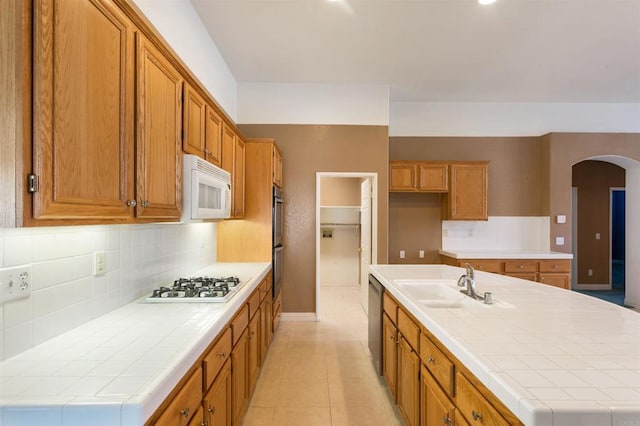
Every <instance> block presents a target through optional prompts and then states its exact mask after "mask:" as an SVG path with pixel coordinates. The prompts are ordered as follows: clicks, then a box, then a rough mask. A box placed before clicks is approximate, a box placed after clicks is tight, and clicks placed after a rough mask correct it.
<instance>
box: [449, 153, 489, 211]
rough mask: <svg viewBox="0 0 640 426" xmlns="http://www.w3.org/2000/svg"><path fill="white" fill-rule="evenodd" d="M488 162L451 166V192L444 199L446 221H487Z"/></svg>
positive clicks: (454, 164) (453, 164) (452, 164)
mask: <svg viewBox="0 0 640 426" xmlns="http://www.w3.org/2000/svg"><path fill="white" fill-rule="evenodd" d="M488 171H489V164H488V162H473V163H451V164H449V192H448V193H447V194H446V195H445V196H443V197H442V200H443V212H444V219H445V220H487V219H488V218H489V213H488V201H487V200H488V190H489V176H488Z"/></svg>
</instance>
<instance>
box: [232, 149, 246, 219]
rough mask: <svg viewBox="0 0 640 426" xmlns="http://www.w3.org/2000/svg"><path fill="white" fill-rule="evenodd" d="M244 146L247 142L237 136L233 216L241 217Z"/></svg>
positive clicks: (242, 209) (242, 208)
mask: <svg viewBox="0 0 640 426" xmlns="http://www.w3.org/2000/svg"><path fill="white" fill-rule="evenodd" d="M244 148H245V143H244V141H243V140H242V139H240V138H239V137H236V144H235V148H234V152H233V162H234V166H233V203H232V205H233V217H234V218H236V219H241V218H243V217H244Z"/></svg>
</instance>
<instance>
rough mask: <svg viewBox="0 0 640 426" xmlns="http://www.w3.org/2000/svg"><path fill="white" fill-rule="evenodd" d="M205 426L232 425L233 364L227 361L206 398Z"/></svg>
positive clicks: (204, 401) (204, 402) (204, 403)
mask: <svg viewBox="0 0 640 426" xmlns="http://www.w3.org/2000/svg"><path fill="white" fill-rule="evenodd" d="M203 405H204V409H205V413H204V416H205V424H206V425H209V426H230V425H231V362H229V361H227V362H226V363H225V364H224V366H223V367H222V370H220V374H219V375H218V377H216V380H215V381H214V382H213V385H212V386H211V389H210V390H209V392H207V394H206V395H205V397H204V400H203Z"/></svg>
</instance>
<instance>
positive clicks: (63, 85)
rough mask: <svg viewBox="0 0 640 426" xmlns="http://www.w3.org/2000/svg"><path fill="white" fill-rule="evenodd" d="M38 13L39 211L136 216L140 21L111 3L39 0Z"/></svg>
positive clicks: (54, 215) (63, 215) (62, 215)
mask: <svg viewBox="0 0 640 426" xmlns="http://www.w3.org/2000/svg"><path fill="white" fill-rule="evenodd" d="M33 12H34V22H33V25H34V38H33V42H34V46H33V170H34V171H33V173H34V174H35V175H36V176H37V177H38V182H39V185H38V186H39V188H38V191H37V192H35V193H34V197H33V216H34V218H36V219H67V218H78V219H82V218H91V219H96V218H114V219H127V218H130V217H132V216H133V209H131V208H130V207H127V201H128V200H132V199H133V193H134V180H133V166H132V164H133V163H132V162H133V147H134V138H133V136H134V122H133V117H134V104H133V101H134V72H133V65H134V28H133V25H132V24H131V22H130V21H129V20H128V19H127V18H126V17H125V16H124V15H123V14H122V13H121V12H120V11H119V10H118V9H117V8H116V6H114V4H113V3H112V2H111V1H109V0H77V1H66V0H37V1H35V2H34V5H33Z"/></svg>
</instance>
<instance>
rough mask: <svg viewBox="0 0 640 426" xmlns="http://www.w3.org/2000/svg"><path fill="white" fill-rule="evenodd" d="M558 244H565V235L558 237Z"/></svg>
mask: <svg viewBox="0 0 640 426" xmlns="http://www.w3.org/2000/svg"><path fill="white" fill-rule="evenodd" d="M556 245H557V246H563V245H564V237H556Z"/></svg>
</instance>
